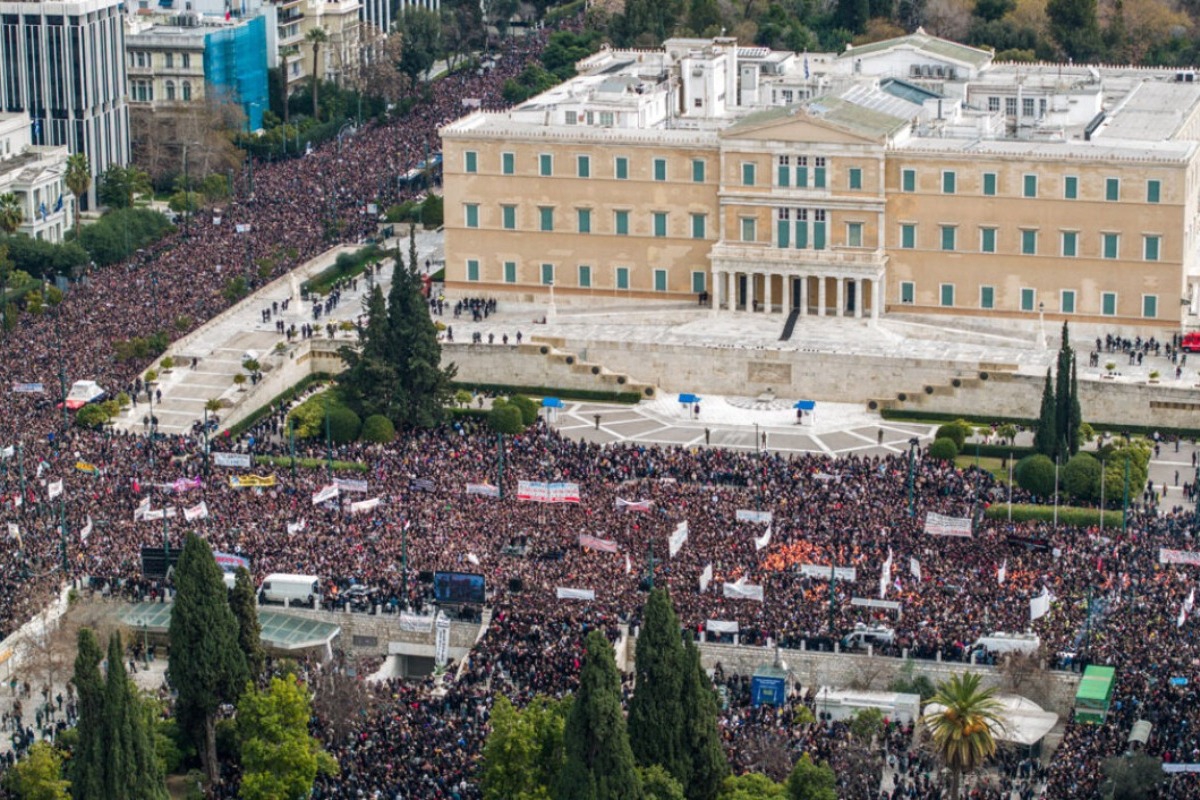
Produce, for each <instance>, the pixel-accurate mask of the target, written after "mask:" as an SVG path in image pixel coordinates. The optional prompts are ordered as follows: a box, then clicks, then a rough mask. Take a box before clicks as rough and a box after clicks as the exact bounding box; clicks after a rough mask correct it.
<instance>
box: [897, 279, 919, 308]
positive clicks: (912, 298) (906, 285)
mask: <svg viewBox="0 0 1200 800" xmlns="http://www.w3.org/2000/svg"><path fill="white" fill-rule="evenodd" d="M916 297H917V286H916V284H915V283H913V282H912V281H900V302H901V303H904V304H906V305H912V304H913V303H915V302H916Z"/></svg>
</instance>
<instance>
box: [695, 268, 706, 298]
mask: <svg viewBox="0 0 1200 800" xmlns="http://www.w3.org/2000/svg"><path fill="white" fill-rule="evenodd" d="M707 289H708V282H707V278H706V276H705V273H704V272H702V271H700V270H695V271H693V272H692V294H700V293H701V292H703V291H706V290H707Z"/></svg>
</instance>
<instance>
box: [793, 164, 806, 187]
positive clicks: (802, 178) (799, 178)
mask: <svg viewBox="0 0 1200 800" xmlns="http://www.w3.org/2000/svg"><path fill="white" fill-rule="evenodd" d="M796 188H797V189H807V188H808V167H796Z"/></svg>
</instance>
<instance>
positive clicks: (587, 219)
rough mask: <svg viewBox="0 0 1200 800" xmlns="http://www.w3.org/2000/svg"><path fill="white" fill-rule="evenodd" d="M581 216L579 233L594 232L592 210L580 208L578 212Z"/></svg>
mask: <svg viewBox="0 0 1200 800" xmlns="http://www.w3.org/2000/svg"><path fill="white" fill-rule="evenodd" d="M576 213H577V214H578V215H579V232H580V233H591V232H592V210H591V209H590V208H580V209H577V210H576Z"/></svg>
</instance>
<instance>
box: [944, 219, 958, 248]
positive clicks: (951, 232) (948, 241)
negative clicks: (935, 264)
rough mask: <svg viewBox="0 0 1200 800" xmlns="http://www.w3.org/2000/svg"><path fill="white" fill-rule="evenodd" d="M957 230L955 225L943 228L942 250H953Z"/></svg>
mask: <svg viewBox="0 0 1200 800" xmlns="http://www.w3.org/2000/svg"><path fill="white" fill-rule="evenodd" d="M956 233H957V230H956V229H955V227H954V226H953V225H943V226H942V249H943V250H953V249H954V245H955V241H954V240H955V234H956Z"/></svg>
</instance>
